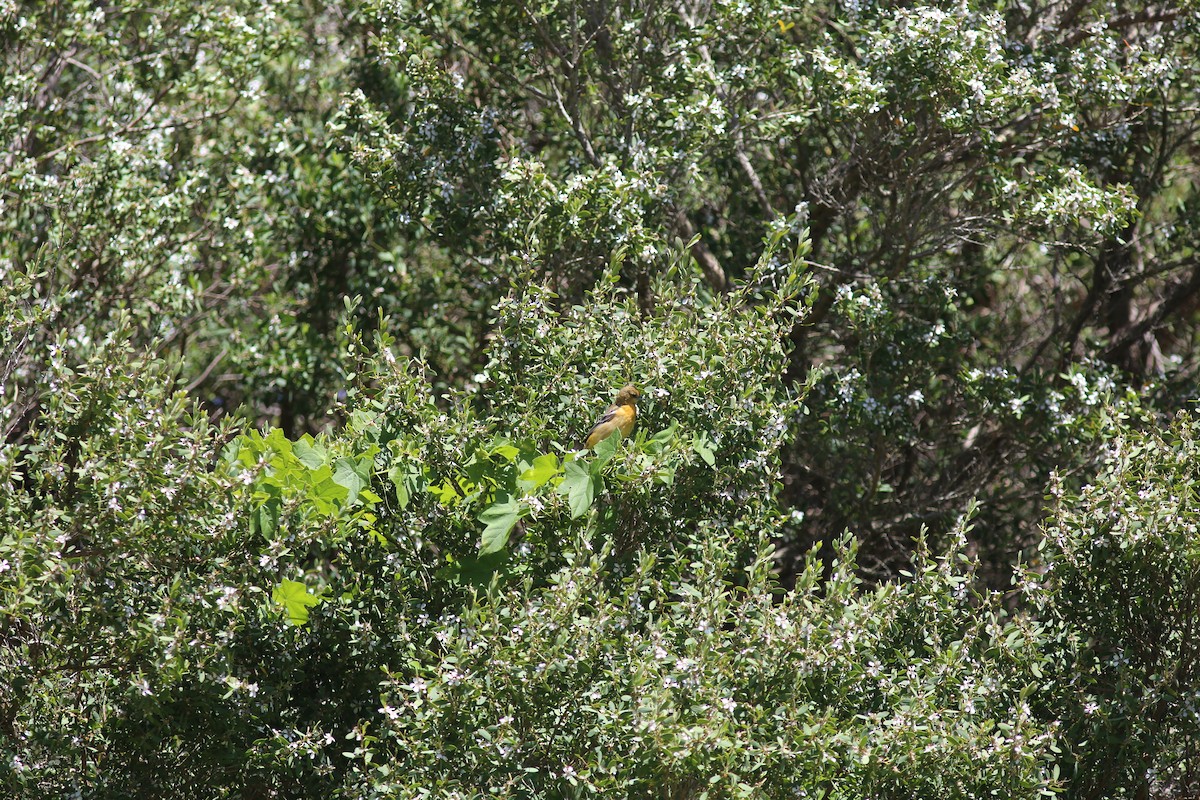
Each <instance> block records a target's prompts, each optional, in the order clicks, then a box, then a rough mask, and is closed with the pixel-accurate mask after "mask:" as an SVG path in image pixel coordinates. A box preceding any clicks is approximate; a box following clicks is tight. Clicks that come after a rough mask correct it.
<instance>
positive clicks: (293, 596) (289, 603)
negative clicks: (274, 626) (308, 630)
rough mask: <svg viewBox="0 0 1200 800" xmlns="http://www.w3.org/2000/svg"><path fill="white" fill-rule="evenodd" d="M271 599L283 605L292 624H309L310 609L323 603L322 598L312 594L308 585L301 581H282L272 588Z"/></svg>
mask: <svg viewBox="0 0 1200 800" xmlns="http://www.w3.org/2000/svg"><path fill="white" fill-rule="evenodd" d="M271 600H273V601H274V602H276V603H278V604H279V605H281V606H283V611H284V613H285V614H286V615H287V620H288V622H289V623H290V624H292V625H307V624H308V610H309V609H310V608H312V607H313V606H316V605H319V604H320V603H321V598H320V597H319V596H317V595H314V594H310V593H309V591H308V587H307V586H305V585H304V584H303V583H301V582H300V581H289V580H283V581H280V583H279V585H278V586H276V587H275V588H274V589H272V590H271Z"/></svg>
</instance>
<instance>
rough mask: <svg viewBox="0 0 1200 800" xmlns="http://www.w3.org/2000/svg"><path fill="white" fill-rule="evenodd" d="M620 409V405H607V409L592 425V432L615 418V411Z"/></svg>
mask: <svg viewBox="0 0 1200 800" xmlns="http://www.w3.org/2000/svg"><path fill="white" fill-rule="evenodd" d="M620 410H621V408H620V406H609V407H608V409H607V410H605V412H604V414H603V415H601V417H600V419H598V420H596V424H595V425H593V426H592V432H593V433H594V432H595V430H596V429H597V428H599V427H600V426H601V425H603V424H604V423H606V422H612V421H613V420H614V419H616V418H617V412H618V411H620Z"/></svg>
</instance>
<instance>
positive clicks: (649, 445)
mask: <svg viewBox="0 0 1200 800" xmlns="http://www.w3.org/2000/svg"><path fill="white" fill-rule="evenodd" d="M678 428H679V423H678V422H675V421H674V420H672V421H671V424H670V425H668V426H667V427H665V428H663V429H662V430H661V431H659V432H658V433H656V434H654V435H653V436H651V437H650V438H649V439H647V440H646V449H648V450H649V451H650V452H652V453H658V452H661V451H662V449H663V448H664V447H666V446H667V445H668V444H670V442H671V441H673V440H674V439H675V431H676V430H677V429H678Z"/></svg>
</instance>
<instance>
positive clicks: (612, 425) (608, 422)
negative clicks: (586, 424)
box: [584, 383, 642, 450]
mask: <svg viewBox="0 0 1200 800" xmlns="http://www.w3.org/2000/svg"><path fill="white" fill-rule="evenodd" d="M641 395H642V393H641V392H639V391H638V388H637V387H636V386H634V385H633V384H632V383H631V384H629V385H628V386H626V387H625V388H623V389H622V390H621V391H619V392H617V396H616V398H615V399H614V400H613V403H612V405H611V406H609V407H608V408H606V409H605V410H604V413H603V414H601V415H600V419H598V420H596V425H595V426H594V427H593V428H592V432H591V433H589V434H588V437H587V442H586V443H585V444H584V447H586V448H587V449H588V450H591V449H592V448H593V447H595V446H596V445H598V444H599V443H600V442H603V441H604V440H605V439H607V438H608V437H609V436H612V433H613V431H620V432H621V438H622V439H623V438H625V437H626V436H628V435H629V434H630V433H632V432H633V424H634V423H635V422H637V400H638V398H639V397H641Z"/></svg>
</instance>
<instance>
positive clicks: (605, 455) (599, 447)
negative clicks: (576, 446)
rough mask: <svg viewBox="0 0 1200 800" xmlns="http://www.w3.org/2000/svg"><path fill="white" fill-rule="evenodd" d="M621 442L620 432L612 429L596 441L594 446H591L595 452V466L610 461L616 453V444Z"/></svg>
mask: <svg viewBox="0 0 1200 800" xmlns="http://www.w3.org/2000/svg"><path fill="white" fill-rule="evenodd" d="M620 443H621V432H620V431H619V430H614V431H613V432H612V433H610V434H609V435H608V436H607V437H605V438H604V439H602V440H600V441H599V442H596V446H595V447H593V448H592V450H593V452H595V454H596V459H595V463H596V465H597V466H603V465H605V464H607V463H608V462H609V461H612V459H613V456H615V455H616V454H617V445H619V444H620Z"/></svg>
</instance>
